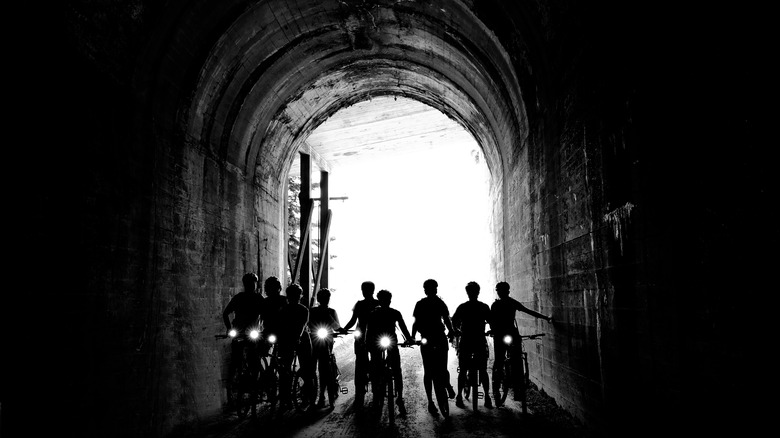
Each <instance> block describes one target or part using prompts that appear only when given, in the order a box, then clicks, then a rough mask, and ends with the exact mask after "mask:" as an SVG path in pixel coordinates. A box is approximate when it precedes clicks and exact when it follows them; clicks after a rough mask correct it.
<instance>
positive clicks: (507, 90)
mask: <svg viewBox="0 0 780 438" xmlns="http://www.w3.org/2000/svg"><path fill="white" fill-rule="evenodd" d="M199 77H200V78H199V80H198V85H197V88H196V90H194V92H193V93H192V100H191V105H190V107H189V110H188V111H187V112H186V116H185V117H184V120H185V128H184V129H185V131H186V132H187V134H188V139H189V141H191V142H194V143H196V144H198V145H199V147H200V148H203V149H206V150H210V151H211V152H212V153H213V154H215V155H218V156H221V157H223V158H224V159H226V160H227V161H228V162H230V163H232V164H234V165H235V166H237V167H238V168H239V169H244V171H245V173H246V174H247V176H248V177H250V178H255V179H257V178H261V179H268V178H273V179H277V180H280V179H281V178H282V177H283V176H284V175H285V172H286V171H287V169H289V168H290V165H291V164H292V162H293V160H294V159H295V157H296V156H297V151H298V150H299V149H300V148H301V146H302V145H303V142H304V140H306V138H307V137H308V136H309V134H310V133H311V132H312V131H313V130H314V129H316V128H317V126H319V125H320V124H321V123H323V122H324V121H325V120H327V119H328V118H329V117H330V116H331V115H333V114H335V113H336V112H337V111H338V110H339V109H341V108H344V107H348V106H350V105H353V104H355V103H357V102H360V101H363V100H366V99H369V98H371V97H376V96H383V95H397V96H405V97H409V98H411V99H415V100H418V101H420V102H423V103H425V104H427V105H430V106H432V107H434V108H436V109H438V110H440V111H441V112H444V113H445V114H447V115H448V116H449V117H451V118H452V119H454V120H457V121H458V122H459V123H461V124H462V125H463V126H464V127H465V128H466V129H467V130H468V131H469V132H470V133H471V134H472V135H473V137H474V138H475V139H476V140H477V142H478V143H479V144H480V146H482V148H483V151H484V153H485V158H486V162H487V164H488V167H489V168H490V169H491V173H492V174H493V175H494V176H495V175H496V174H501V172H500V171H498V172H497V169H500V168H501V166H502V165H503V163H504V162H505V161H506V160H507V159H508V158H507V156H508V151H510V150H512V149H513V148H516V147H517V146H518V144H522V143H523V142H524V141H525V137H526V135H527V126H526V124H527V121H526V118H525V109H524V105H523V102H522V98H521V95H520V89H519V86H518V83H517V78H516V75H515V72H514V70H513V68H512V67H511V63H510V61H509V59H508V56H507V55H506V53H505V51H504V50H503V48H502V47H501V46H500V44H499V43H498V41H497V40H496V38H495V36H494V35H493V34H492V33H491V32H490V31H489V30H488V29H487V28H485V26H484V25H483V23H481V22H480V21H479V20H478V19H477V18H476V16H474V15H473V13H472V11H471V10H469V9H468V7H467V5H465V4H464V3H462V2H460V1H442V2H437V3H436V5H433V4H429V3H427V2H423V3H419V2H394V1H376V2H371V3H370V4H369V3H366V2H356V1H351V2H350V1H321V2H308V3H306V7H305V8H300V7H297V6H295V7H292V6H291V5H290V4H289V3H287V2H284V1H279V0H272V1H265V2H258V3H256V4H255V5H254V6H252V7H250V8H249V9H247V10H246V11H245V12H244V13H243V14H241V15H240V16H239V17H238V19H237V20H236V21H235V22H234V23H233V24H232V25H231V26H230V27H229V28H228V29H227V31H226V32H224V33H223V34H222V36H221V37H220V38H219V40H218V42H217V43H216V44H215V45H214V47H213V48H212V50H211V52H210V54H209V56H208V57H207V59H206V61H205V64H204V65H203V66H202V68H201V69H200V75H199Z"/></svg>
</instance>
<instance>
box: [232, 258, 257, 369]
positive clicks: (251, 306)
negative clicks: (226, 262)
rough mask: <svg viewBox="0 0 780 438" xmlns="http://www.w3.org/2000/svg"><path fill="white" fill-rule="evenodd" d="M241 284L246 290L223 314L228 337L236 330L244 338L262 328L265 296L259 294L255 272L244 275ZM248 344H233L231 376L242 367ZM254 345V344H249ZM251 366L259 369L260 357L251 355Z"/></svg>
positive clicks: (238, 295) (233, 300)
mask: <svg viewBox="0 0 780 438" xmlns="http://www.w3.org/2000/svg"><path fill="white" fill-rule="evenodd" d="M241 282H242V283H243V284H244V290H243V291H241V292H239V293H238V294H236V296H234V297H233V298H231V299H230V302H228V305H227V306H226V307H225V310H224V311H223V312H222V319H223V321H224V322H225V328H226V329H227V333H228V335H229V334H230V330H231V329H234V330H236V332H237V336H240V337H244V336H246V335H247V332H248V331H249V330H250V329H253V328H257V329H259V328H260V316H261V312H262V309H263V304H264V300H263V296H262V295H261V294H259V293H257V282H258V278H257V275H255V274H254V273H253V272H249V273H247V274H244V276H243V278H241ZM231 313H233V314H234V315H233V316H234V317H233V321H232V322H231V321H230V314H231ZM244 344H247V343H246V342H235V340H234V342H232V343H231V360H230V372H231V375H232V373H233V370H234V369H237V368H238V367H240V366H241V357H242V354H241V348H242V345H244ZM249 344H251V345H254V343H249ZM249 344H248V345H249ZM249 358H250V360H251V361H252V363H250V366H251V367H252V369H255V370H256V369H258V368H257V367H258V366H259V355H258V354H256V353H255V354H250V355H249Z"/></svg>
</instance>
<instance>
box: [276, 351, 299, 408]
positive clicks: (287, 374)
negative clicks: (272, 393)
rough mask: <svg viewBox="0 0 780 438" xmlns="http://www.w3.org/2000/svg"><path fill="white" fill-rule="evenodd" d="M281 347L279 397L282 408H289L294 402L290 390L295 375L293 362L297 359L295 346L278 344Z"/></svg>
mask: <svg viewBox="0 0 780 438" xmlns="http://www.w3.org/2000/svg"><path fill="white" fill-rule="evenodd" d="M278 348H279V399H280V401H281V405H282V408H285V409H286V408H289V407H290V406H291V403H292V399H291V398H290V396H291V394H290V390H291V389H292V382H293V375H292V369H291V368H292V362H293V359H295V348H294V347H293V346H288V345H278Z"/></svg>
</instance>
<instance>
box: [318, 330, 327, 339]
mask: <svg viewBox="0 0 780 438" xmlns="http://www.w3.org/2000/svg"><path fill="white" fill-rule="evenodd" d="M317 337H318V338H320V339H326V338H327V337H328V329H326V328H321V329H319V330H317Z"/></svg>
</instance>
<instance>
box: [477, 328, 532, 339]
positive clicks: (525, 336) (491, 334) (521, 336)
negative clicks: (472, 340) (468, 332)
mask: <svg viewBox="0 0 780 438" xmlns="http://www.w3.org/2000/svg"><path fill="white" fill-rule="evenodd" d="M544 335H545V333H534V334H532V335H520V339H537V338H541V337H542V336H544ZM485 336H490V337H491V338H492V337H493V332H492V331H490V330H488V331H487V332H485Z"/></svg>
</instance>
